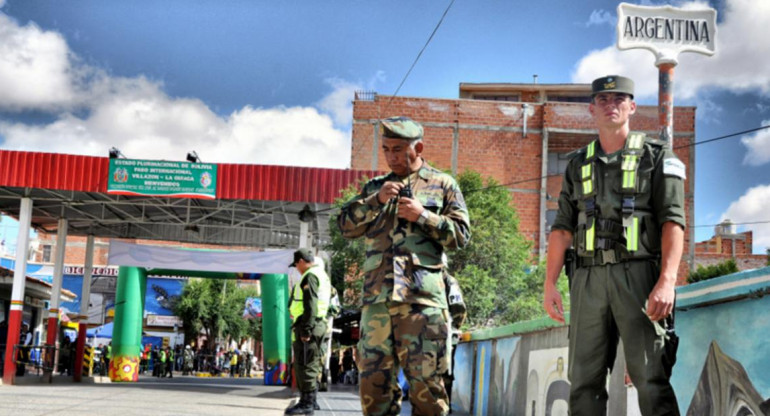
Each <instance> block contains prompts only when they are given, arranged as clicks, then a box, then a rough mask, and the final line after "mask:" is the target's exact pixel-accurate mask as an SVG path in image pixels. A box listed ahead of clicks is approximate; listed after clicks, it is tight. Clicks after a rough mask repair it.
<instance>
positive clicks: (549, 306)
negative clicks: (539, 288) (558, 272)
mask: <svg viewBox="0 0 770 416" xmlns="http://www.w3.org/2000/svg"><path fill="white" fill-rule="evenodd" d="M543 298H544V299H543V306H544V307H545V311H546V312H548V316H550V317H551V319H553V320H554V321H556V322H559V323H562V324H563V323H565V322H564V306H563V304H562V301H561V294H560V293H559V290H558V289H556V286H555V285H553V284H551V283H548V282H546V284H545V294H544V296H543Z"/></svg>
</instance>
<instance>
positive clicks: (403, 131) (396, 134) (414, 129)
mask: <svg viewBox="0 0 770 416" xmlns="http://www.w3.org/2000/svg"><path fill="white" fill-rule="evenodd" d="M380 125H381V126H382V131H381V132H382V136H383V137H388V138H391V139H404V140H409V141H412V140H419V139H422V126H421V125H420V123H418V122H416V121H414V120H412V119H411V118H409V117H403V116H399V117H388V118H386V119H382V120H381V121H380Z"/></svg>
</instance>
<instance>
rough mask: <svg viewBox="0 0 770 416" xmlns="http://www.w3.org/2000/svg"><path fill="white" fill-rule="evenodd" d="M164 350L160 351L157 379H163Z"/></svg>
mask: <svg viewBox="0 0 770 416" xmlns="http://www.w3.org/2000/svg"><path fill="white" fill-rule="evenodd" d="M166 358H167V357H166V349H165V348H161V349H160V366H159V367H158V378H161V377H164V376H165V374H164V372H165V371H166Z"/></svg>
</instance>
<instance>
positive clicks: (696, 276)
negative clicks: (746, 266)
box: [687, 259, 739, 283]
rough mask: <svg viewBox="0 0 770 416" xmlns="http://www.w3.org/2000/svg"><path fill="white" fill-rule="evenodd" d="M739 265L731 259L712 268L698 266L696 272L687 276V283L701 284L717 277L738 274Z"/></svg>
mask: <svg viewBox="0 0 770 416" xmlns="http://www.w3.org/2000/svg"><path fill="white" fill-rule="evenodd" d="M738 271H739V270H738V265H737V264H736V263H735V259H730V260H727V261H724V262H722V263H718V264H713V265H711V266H706V267H703V266H698V268H697V269H696V270H695V271H694V272H690V274H689V275H687V283H695V282H700V281H702V280H708V279H713V278H715V277H719V276H724V275H726V274H731V273H737V272H738Z"/></svg>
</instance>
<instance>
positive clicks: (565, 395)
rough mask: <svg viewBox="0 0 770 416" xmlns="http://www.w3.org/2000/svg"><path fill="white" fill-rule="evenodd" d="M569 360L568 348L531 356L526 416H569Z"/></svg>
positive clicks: (550, 350) (554, 349) (538, 352)
mask: <svg viewBox="0 0 770 416" xmlns="http://www.w3.org/2000/svg"><path fill="white" fill-rule="evenodd" d="M567 357H568V355H567V348H566V347H565V348H551V349H545V350H537V351H532V352H530V353H529V371H527V402H526V414H527V415H532V416H557V415H565V416H566V415H567V409H568V404H569V386H570V385H569V381H567V364H568V363H567Z"/></svg>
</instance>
